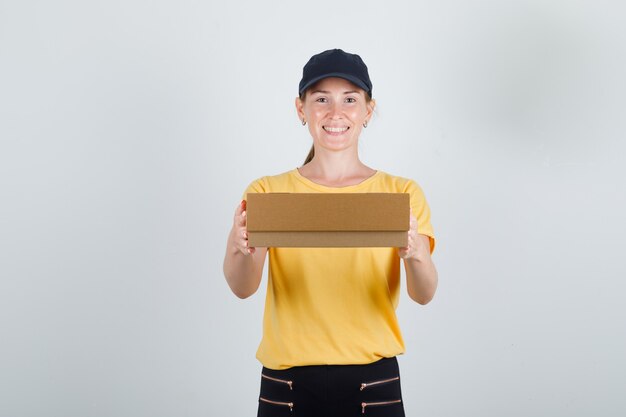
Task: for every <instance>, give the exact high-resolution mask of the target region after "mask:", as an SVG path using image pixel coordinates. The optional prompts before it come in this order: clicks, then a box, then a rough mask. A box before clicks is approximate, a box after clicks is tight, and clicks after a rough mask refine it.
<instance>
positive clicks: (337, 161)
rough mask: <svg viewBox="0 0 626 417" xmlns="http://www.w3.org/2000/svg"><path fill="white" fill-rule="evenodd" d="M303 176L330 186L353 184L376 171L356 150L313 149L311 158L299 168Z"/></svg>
mask: <svg viewBox="0 0 626 417" xmlns="http://www.w3.org/2000/svg"><path fill="white" fill-rule="evenodd" d="M299 172H300V174H301V175H303V176H304V177H306V178H308V179H310V180H312V181H314V182H317V183H320V184H326V185H331V186H346V185H354V184H358V183H360V182H362V181H363V180H365V179H367V178H368V177H370V176H372V175H374V173H376V171H375V170H373V169H372V168H369V167H368V166H366V165H365V164H363V162H361V161H360V160H359V157H358V154H357V153H356V152H328V151H326V152H325V151H324V150H323V149H322V150H319V152H318V150H317V149H316V150H315V157H313V160H312V161H311V162H309V163H308V164H306V165H305V166H303V167H301V168H300V169H299Z"/></svg>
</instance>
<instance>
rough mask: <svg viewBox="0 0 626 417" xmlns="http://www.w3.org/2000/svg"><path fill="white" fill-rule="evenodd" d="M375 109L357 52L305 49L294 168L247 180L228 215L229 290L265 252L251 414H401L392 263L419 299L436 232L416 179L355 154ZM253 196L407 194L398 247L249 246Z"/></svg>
mask: <svg viewBox="0 0 626 417" xmlns="http://www.w3.org/2000/svg"><path fill="white" fill-rule="evenodd" d="M374 106H375V101H374V99H373V98H372V83H371V81H370V78H369V74H368V71H367V67H366V65H365V64H364V63H363V61H362V60H361V58H360V57H359V56H358V55H354V54H350V53H346V52H344V51H342V50H340V49H333V50H329V51H325V52H322V53H320V54H317V55H315V56H313V57H312V58H311V59H310V60H309V62H308V63H307V64H306V65H305V67H304V71H303V77H302V81H301V82H300V86H299V96H298V97H297V98H296V110H297V113H298V117H299V118H300V120H301V122H302V124H303V125H308V129H309V133H310V134H311V136H312V138H313V147H312V148H311V152H310V153H309V156H308V157H307V159H306V161H305V164H304V165H303V166H302V167H300V168H297V169H294V170H291V171H288V172H286V173H283V174H280V175H276V176H270V177H262V178H260V179H258V180H256V181H254V182H252V184H250V186H249V187H248V189H247V190H246V193H245V194H244V201H242V202H241V204H240V205H239V206H238V207H237V209H236V211H235V218H234V224H233V227H232V230H231V232H230V235H229V238H228V244H227V251H226V257H225V260H224V274H225V276H226V280H227V282H228V284H229V286H230V288H231V289H232V291H233V292H234V293H235V294H236V295H237V296H238V297H241V298H246V297H248V296H250V295H252V294H253V293H254V292H256V290H257V289H258V287H259V284H260V282H261V275H262V271H263V265H264V262H265V258H266V254H267V253H268V252H269V274H268V275H269V276H268V288H267V297H266V304H265V314H264V320H263V339H262V341H261V344H260V346H259V349H258V351H257V358H258V359H259V360H260V361H261V363H262V364H263V369H262V375H261V395H260V397H259V409H258V416H259V417H273V416H282V415H296V416H311V417H320V416H337V417H348V416H356V415H363V414H366V415H373V416H377V415H379V416H382V415H384V416H387V417H395V416H404V408H403V404H402V396H401V390H400V375H399V371H398V364H397V361H396V358H395V356H396V355H398V354H401V353H403V352H404V342H403V340H402V335H401V332H400V329H399V327H398V321H397V318H396V314H395V309H396V306H397V304H398V299H399V289H400V259H403V262H404V267H405V270H406V277H407V290H408V293H409V296H410V297H411V298H412V299H413V300H415V301H416V302H418V303H420V304H426V303H428V302H429V301H430V300H431V299H432V297H433V295H434V293H435V290H436V288H437V281H438V278H437V271H436V269H435V266H434V264H433V262H432V260H431V253H432V250H433V249H434V244H435V240H434V234H433V230H432V226H431V224H430V209H429V207H428V204H427V203H426V200H425V198H424V195H423V193H422V190H421V189H420V187H419V186H418V185H417V184H416V183H415V182H414V181H412V180H408V179H405V178H400V177H396V176H392V175H389V174H387V173H384V172H381V171H376V170H374V169H372V168H370V167H368V166H366V165H365V164H363V163H362V162H361V161H360V160H359V156H358V139H359V135H360V133H361V129H363V128H365V127H367V125H368V123H369V122H370V119H371V117H372V113H373V110H374ZM254 192H296V193H297V192H306V193H315V192H321V193H364V192H379V193H380V192H388V193H409V194H410V204H411V218H410V231H409V232H408V246H407V247H405V248H269V250H268V249H267V248H251V247H248V240H247V232H246V212H245V210H246V205H245V195H246V194H247V193H254ZM292 413H293V414H292Z"/></svg>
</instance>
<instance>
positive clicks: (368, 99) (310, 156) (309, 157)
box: [300, 86, 372, 165]
mask: <svg viewBox="0 0 626 417" xmlns="http://www.w3.org/2000/svg"><path fill="white" fill-rule="evenodd" d="M311 88H313V86H311V87H309V88H308V89H307V90H306V91H304V92H303V93H302V94H300V100H302V101H304V99H305V98H306V95H307V93H308V92H309V90H310V89H311ZM365 100H366V103H368V104H369V103H370V102H371V101H372V96H371V95H370V94H368V93H365ZM314 156H315V146H314V145H311V150H309V154H308V155H307V156H306V158H304V163H303V164H302V165H306V164H308V163H309V162H311V161H312V160H313V157H314Z"/></svg>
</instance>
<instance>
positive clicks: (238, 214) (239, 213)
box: [235, 200, 246, 227]
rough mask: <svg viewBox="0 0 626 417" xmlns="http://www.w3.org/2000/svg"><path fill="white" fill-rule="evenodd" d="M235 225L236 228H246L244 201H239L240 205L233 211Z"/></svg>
mask: <svg viewBox="0 0 626 417" xmlns="http://www.w3.org/2000/svg"><path fill="white" fill-rule="evenodd" d="M235 224H236V225H237V226H243V227H245V226H246V200H241V203H239V205H238V206H237V209H236V210H235Z"/></svg>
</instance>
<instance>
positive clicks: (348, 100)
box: [346, 97, 356, 103]
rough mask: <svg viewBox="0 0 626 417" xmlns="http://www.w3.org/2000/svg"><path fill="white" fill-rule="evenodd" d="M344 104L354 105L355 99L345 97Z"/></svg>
mask: <svg viewBox="0 0 626 417" xmlns="http://www.w3.org/2000/svg"><path fill="white" fill-rule="evenodd" d="M346 103H356V99H355V98H354V97H347V98H346Z"/></svg>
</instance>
